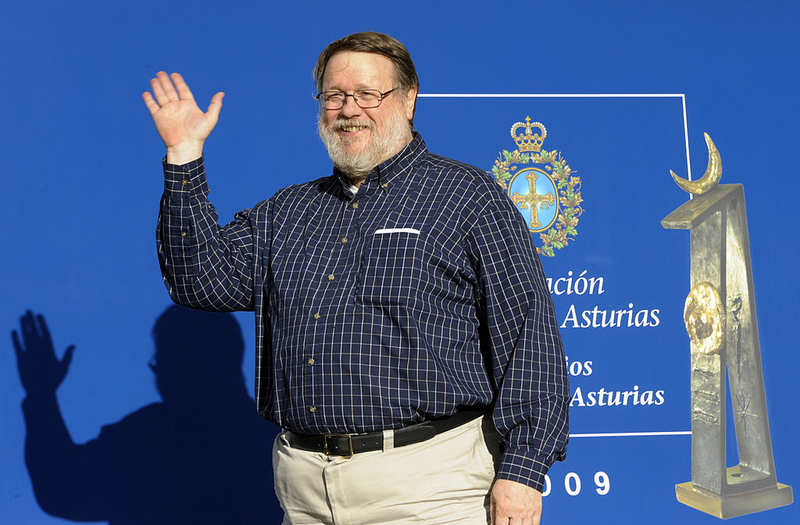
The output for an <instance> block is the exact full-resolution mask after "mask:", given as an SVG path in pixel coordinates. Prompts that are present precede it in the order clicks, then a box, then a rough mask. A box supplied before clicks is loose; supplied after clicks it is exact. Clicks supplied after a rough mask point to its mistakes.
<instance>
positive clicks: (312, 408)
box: [308, 407, 317, 414]
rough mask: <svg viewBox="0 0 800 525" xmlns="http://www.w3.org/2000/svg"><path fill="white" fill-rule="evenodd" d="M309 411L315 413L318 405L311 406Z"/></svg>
mask: <svg viewBox="0 0 800 525" xmlns="http://www.w3.org/2000/svg"><path fill="white" fill-rule="evenodd" d="M308 411H309V412H311V413H312V414H313V413H314V412H316V411H317V407H311V408H309V409H308Z"/></svg>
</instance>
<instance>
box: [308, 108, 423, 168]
mask: <svg viewBox="0 0 800 525" xmlns="http://www.w3.org/2000/svg"><path fill="white" fill-rule="evenodd" d="M324 112H325V110H324V109H323V110H320V114H319V120H318V122H317V132H318V133H319V136H320V138H321V139H322V142H323V143H324V144H325V147H326V148H327V149H328V155H329V156H330V158H331V160H332V161H333V165H334V166H336V167H337V168H339V169H340V170H342V172H344V173H345V174H346V175H347V176H348V177H349V178H350V179H351V180H352V181H354V182H357V181H361V180H364V179H365V178H366V177H367V175H368V174H369V172H370V171H372V168H374V167H375V166H377V165H378V164H380V163H381V162H383V161H385V160H387V159H389V157H391V156H392V155H394V154H395V153H397V152H398V151H399V150H400V149H401V148H402V145H404V144H405V143H406V142H407V140H406V139H407V138H408V137H409V136H410V130H409V126H410V125H409V122H408V119H406V118H405V112H404V111H396V112H395V113H394V114H393V115H392V116H391V117H390V119H389V121H388V122H387V124H388V126H387V127H386V129H384V130H383V132H376V131H375V122H373V121H371V120H368V119H365V121H363V122H362V121H360V120H358V119H356V118H352V119H337V120H335V121H333V122H332V123H331V124H330V125H328V124H327V123H326V122H325V113H324ZM348 126H365V127H366V128H368V129H369V130H370V134H371V140H370V142H369V144H368V145H367V146H366V147H365V148H364V149H363V150H361V151H357V152H354V153H350V152H348V151H346V150H345V145H346V144H348V142H349V140H348V139H342V138H341V137H340V136H339V135H338V134H337V133H336V131H337V130H339V129H342V128H344V127H348ZM357 140H361V139H357Z"/></svg>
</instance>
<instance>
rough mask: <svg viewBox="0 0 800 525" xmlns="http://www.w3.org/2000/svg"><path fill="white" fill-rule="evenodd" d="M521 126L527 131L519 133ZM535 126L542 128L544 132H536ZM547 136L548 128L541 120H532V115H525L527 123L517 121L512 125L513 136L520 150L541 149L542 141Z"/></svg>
mask: <svg viewBox="0 0 800 525" xmlns="http://www.w3.org/2000/svg"><path fill="white" fill-rule="evenodd" d="M519 128H525V131H524V132H522V133H520V134H519V135H517V130H518V129H519ZM534 128H538V129H539V130H541V132H542V134H541V135H540V134H539V133H534V132H533V130H534ZM546 137H547V129H546V128H545V127H544V124H542V123H541V122H531V118H530V117H525V123H522V122H517V123H516V124H514V125H513V126H511V138H513V139H514V142H516V143H517V146H518V147H519V150H520V151H541V149H542V143H543V142H544V139H545V138H546Z"/></svg>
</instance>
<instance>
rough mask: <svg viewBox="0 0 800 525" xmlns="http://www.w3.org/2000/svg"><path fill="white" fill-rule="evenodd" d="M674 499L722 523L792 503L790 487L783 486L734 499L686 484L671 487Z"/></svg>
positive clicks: (743, 494) (689, 482)
mask: <svg viewBox="0 0 800 525" xmlns="http://www.w3.org/2000/svg"><path fill="white" fill-rule="evenodd" d="M675 496H676V497H677V498H678V501H680V502H681V503H683V504H684V505H688V506H690V507H692V508H694V509H697V510H699V511H702V512H705V513H706V514H711V515H712V516H716V517H717V518H722V519H728V518H735V517H737V516H744V515H745V514H752V513H754V512H761V511H764V510H769V509H774V508H777V507H783V506H785V505H791V504H792V501H794V500H793V497H792V487H790V486H789V485H784V484H783V483H776V484H775V486H774V487H768V488H764V489H760V490H756V491H753V492H744V493H742V494H736V495H734V496H721V495H719V494H714V493H712V492H709V491H707V490H704V489H701V488H698V487H695V486H694V484H693V483H692V482H691V481H687V482H686V483H680V484H678V485H675Z"/></svg>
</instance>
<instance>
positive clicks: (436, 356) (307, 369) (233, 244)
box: [157, 134, 569, 490]
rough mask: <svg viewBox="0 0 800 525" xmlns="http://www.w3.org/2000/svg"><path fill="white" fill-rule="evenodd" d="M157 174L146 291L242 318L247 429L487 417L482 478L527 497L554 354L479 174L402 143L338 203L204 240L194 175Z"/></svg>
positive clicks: (538, 482)
mask: <svg viewBox="0 0 800 525" xmlns="http://www.w3.org/2000/svg"><path fill="white" fill-rule="evenodd" d="M164 171H165V176H166V182H165V192H164V196H163V198H162V201H161V215H160V217H159V223H158V232H157V236H158V254H159V258H160V261H161V266H162V270H163V274H164V281H165V283H166V284H167V288H168V290H169V293H170V296H171V297H172V298H173V300H175V301H176V302H178V303H180V304H183V305H186V306H191V307H195V308H201V309H206V310H220V311H230V310H255V318H256V339H257V347H258V348H257V356H256V401H257V404H258V409H259V411H260V413H261V415H262V416H264V417H265V418H267V419H270V420H272V421H274V422H275V423H277V424H278V425H279V426H280V427H282V428H285V429H290V430H294V431H298V432H303V433H309V434H322V433H357V432H369V431H374V430H382V429H388V428H399V427H402V426H405V425H409V424H413V423H417V422H420V421H423V420H425V419H434V418H440V417H444V416H447V415H450V414H452V413H454V412H455V411H457V410H458V408H459V407H472V406H486V407H490V406H492V407H493V419H494V423H495V426H496V427H497V429H498V431H499V433H500V435H501V445H502V447H503V451H504V454H503V460H502V463H501V467H500V471H499V472H498V476H499V477H501V478H505V479H511V480H514V481H519V482H522V483H525V484H527V485H530V486H533V487H535V488H537V489H539V490H541V489H542V487H543V485H544V474H545V473H546V472H547V470H548V468H549V467H550V465H551V464H552V463H553V462H554V461H556V460H563V459H564V456H565V449H566V444H567V439H568V403H569V389H568V384H567V372H566V366H565V359H564V353H563V349H562V345H561V338H560V335H559V332H558V323H557V320H556V317H555V313H554V311H553V305H552V301H551V298H550V294H549V292H548V290H547V286H546V283H545V278H544V274H543V272H542V268H541V265H540V262H539V259H538V256H537V255H536V248H535V246H534V244H533V241H532V239H531V235H530V233H529V232H528V229H527V226H526V225H525V223H524V220H523V218H522V215H521V214H520V213H519V212H518V211H517V209H516V208H515V207H514V205H513V204H512V203H511V201H510V200H509V199H508V197H507V195H505V194H504V193H503V191H502V190H501V188H500V187H499V186H498V185H497V183H496V182H495V181H494V180H493V179H492V178H491V177H490V176H489V175H487V174H486V173H485V172H483V171H481V170H479V169H477V168H474V167H472V166H468V165H465V164H461V163H459V162H456V161H453V160H450V159H447V158H444V157H439V156H436V155H433V154H431V153H429V152H428V150H427V148H426V147H425V143H424V141H423V140H422V138H421V137H420V136H419V135H418V134H415V136H414V139H413V140H412V142H411V143H410V144H409V145H408V146H406V147H405V148H404V149H403V150H402V151H401V152H400V153H398V154H397V155H395V156H394V157H392V158H391V159H389V160H387V161H385V162H383V163H382V164H380V165H379V166H377V167H376V168H375V169H374V170H373V171H372V172H371V173H370V174H369V176H368V177H367V180H366V181H364V182H363V183H362V184H361V186H360V189H359V190H358V192H357V193H355V194H354V193H353V192H352V191H351V189H350V187H349V185H348V183H347V179H346V178H345V177H344V176H343V175H342V174H341V173H340V172H338V171H337V170H334V174H333V175H332V176H328V177H325V178H321V179H318V180H315V181H313V182H308V183H305V184H299V185H296V186H291V187H289V188H286V189H283V190H280V191H279V192H278V193H277V194H276V195H275V196H274V197H272V198H271V199H268V200H266V201H263V202H261V203H259V204H257V205H256V206H255V207H253V208H252V209H249V210H244V211H241V212H239V213H237V214H236V216H235V218H234V220H233V221H232V222H231V223H230V224H228V225H226V226H219V225H218V222H217V214H216V211H215V210H214V207H213V206H212V205H211V204H210V203H209V202H208V192H209V190H208V184H207V181H206V177H205V172H204V167H203V161H202V159H198V160H196V161H193V162H191V163H188V164H184V165H181V166H176V165H170V164H165V169H164Z"/></svg>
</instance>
